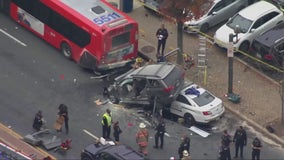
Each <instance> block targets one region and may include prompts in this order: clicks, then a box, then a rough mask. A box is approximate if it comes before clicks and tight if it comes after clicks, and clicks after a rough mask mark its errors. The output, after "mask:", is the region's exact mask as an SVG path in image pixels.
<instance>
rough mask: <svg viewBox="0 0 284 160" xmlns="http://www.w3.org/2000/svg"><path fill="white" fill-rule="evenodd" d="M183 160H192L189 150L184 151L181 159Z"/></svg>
mask: <svg viewBox="0 0 284 160" xmlns="http://www.w3.org/2000/svg"><path fill="white" fill-rule="evenodd" d="M181 160H191V157H190V155H189V152H188V151H187V150H184V151H183V152H182V158H181Z"/></svg>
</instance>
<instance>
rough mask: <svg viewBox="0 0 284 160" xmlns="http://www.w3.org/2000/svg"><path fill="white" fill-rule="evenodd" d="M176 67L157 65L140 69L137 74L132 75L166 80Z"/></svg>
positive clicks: (169, 64)
mask: <svg viewBox="0 0 284 160" xmlns="http://www.w3.org/2000/svg"><path fill="white" fill-rule="evenodd" d="M175 67H177V66H176V65H174V64H171V63H157V64H150V65H145V66H143V67H141V68H139V69H138V70H137V71H136V73H134V74H132V76H133V77H152V78H156V79H164V78H165V77H166V76H167V75H168V74H169V73H170V72H171V71H172V70H173V69H174V68H175Z"/></svg>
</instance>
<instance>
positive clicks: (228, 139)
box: [221, 130, 232, 160]
mask: <svg viewBox="0 0 284 160" xmlns="http://www.w3.org/2000/svg"><path fill="white" fill-rule="evenodd" d="M221 139H222V145H224V147H225V148H226V150H225V154H226V157H227V160H231V153H230V144H231V142H232V140H231V136H230V135H229V134H228V131H227V130H224V132H223V135H222V137H221Z"/></svg>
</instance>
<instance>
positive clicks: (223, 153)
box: [219, 141, 231, 160]
mask: <svg viewBox="0 0 284 160" xmlns="http://www.w3.org/2000/svg"><path fill="white" fill-rule="evenodd" d="M219 156H220V157H219V159H220V160H230V159H231V155H230V148H229V147H228V146H227V145H226V144H225V142H224V141H221V146H220V148H219Z"/></svg>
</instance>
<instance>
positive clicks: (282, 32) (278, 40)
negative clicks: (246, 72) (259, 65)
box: [250, 22, 284, 69]
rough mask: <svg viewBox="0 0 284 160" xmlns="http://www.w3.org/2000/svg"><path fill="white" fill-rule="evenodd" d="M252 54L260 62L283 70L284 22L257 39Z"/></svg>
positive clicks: (253, 44) (254, 41)
mask: <svg viewBox="0 0 284 160" xmlns="http://www.w3.org/2000/svg"><path fill="white" fill-rule="evenodd" d="M250 52H251V53H252V55H253V56H254V57H256V58H258V59H259V60H261V61H263V62H266V63H268V64H271V65H273V66H275V67H278V68H282V69H283V68H284V63H283V54H284V22H283V23H280V24H278V25H277V26H275V27H274V28H272V29H270V30H268V31H266V32H264V33H262V34H261V35H259V36H258V37H256V38H255V39H254V40H253V43H252V48H251V51H250Z"/></svg>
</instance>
